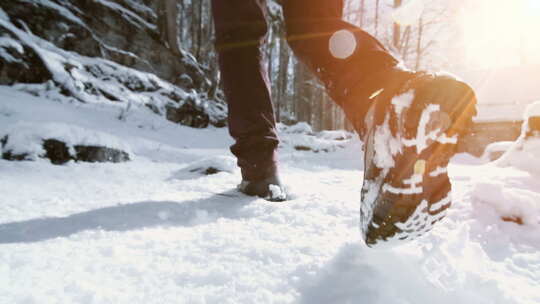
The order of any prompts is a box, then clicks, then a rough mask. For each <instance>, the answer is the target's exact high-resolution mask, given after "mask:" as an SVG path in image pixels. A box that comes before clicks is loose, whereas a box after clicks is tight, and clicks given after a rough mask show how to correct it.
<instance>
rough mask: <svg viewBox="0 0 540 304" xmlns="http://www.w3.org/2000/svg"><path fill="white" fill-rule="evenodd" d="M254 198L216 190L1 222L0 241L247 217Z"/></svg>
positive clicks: (203, 222) (187, 224) (35, 240)
mask: <svg viewBox="0 0 540 304" xmlns="http://www.w3.org/2000/svg"><path fill="white" fill-rule="evenodd" d="M254 199H255V198H251V197H245V196H241V195H235V192H234V191H228V192H224V193H217V194H215V195H213V196H211V197H209V198H206V199H199V200H194V201H185V202H155V201H154V202H152V201H146V202H137V203H131V204H121V205H117V206H113V207H105V208H100V209H96V210H91V211H87V212H82V213H77V214H73V215H70V216H67V217H55V218H40V219H33V220H28V221H22V222H12V223H5V224H0V244H7V243H31V242H39V241H44V240H48V239H53V238H57V237H67V236H69V235H72V234H75V233H78V232H81V231H85V230H106V231H129V230H136V229H142V228H149V227H156V226H185V227H190V226H197V225H201V224H207V223H210V222H213V221H216V220H218V219H219V218H229V219H237V218H248V217H253V216H255V215H254V214H252V213H249V212H242V209H243V207H245V206H246V205H248V204H249V203H250V202H252V201H253V200H254Z"/></svg>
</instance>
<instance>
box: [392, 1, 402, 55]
mask: <svg viewBox="0 0 540 304" xmlns="http://www.w3.org/2000/svg"><path fill="white" fill-rule="evenodd" d="M400 6H401V0H394V9H396V8H398V7H400ZM393 38H394V41H393V44H394V47H395V48H396V50H397V51H398V52H399V51H400V50H401V45H400V39H401V26H400V25H399V23H397V22H394V35H393Z"/></svg>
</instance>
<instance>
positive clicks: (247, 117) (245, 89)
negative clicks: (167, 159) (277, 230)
mask: <svg viewBox="0 0 540 304" xmlns="http://www.w3.org/2000/svg"><path fill="white" fill-rule="evenodd" d="M263 7H264V3H263V1H262V0H212V11H213V15H214V20H215V28H216V47H217V49H218V53H219V65H220V69H221V75H222V79H223V83H224V89H225V96H226V99H227V103H228V106H229V132H230V134H231V136H232V137H233V138H234V139H235V141H236V143H235V144H234V145H233V146H232V147H231V151H232V153H233V154H234V155H235V156H236V157H237V158H238V165H239V167H240V168H241V169H242V177H243V178H244V179H245V180H260V179H264V178H266V177H268V176H271V175H273V174H275V171H276V160H275V158H276V157H275V153H276V152H275V150H276V148H277V144H278V137H277V135H276V130H275V118H274V111H273V108H272V102H271V99H270V91H269V85H268V76H267V71H266V69H265V66H266V65H265V64H264V62H263V60H262V54H261V52H260V50H259V47H260V45H261V43H262V40H263V38H264V37H265V35H266V31H267V25H266V22H265V18H264V10H263Z"/></svg>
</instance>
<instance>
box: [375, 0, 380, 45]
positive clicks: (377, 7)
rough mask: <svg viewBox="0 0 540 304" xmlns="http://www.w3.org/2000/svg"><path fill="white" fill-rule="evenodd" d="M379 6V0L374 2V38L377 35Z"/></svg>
mask: <svg viewBox="0 0 540 304" xmlns="http://www.w3.org/2000/svg"><path fill="white" fill-rule="evenodd" d="M379 4H380V0H377V1H376V2H375V37H377V36H378V35H379Z"/></svg>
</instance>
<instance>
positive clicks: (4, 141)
mask: <svg viewBox="0 0 540 304" xmlns="http://www.w3.org/2000/svg"><path fill="white" fill-rule="evenodd" d="M2 133H3V134H2ZM0 139H1V140H0V142H1V147H2V150H1V152H2V153H1V156H2V158H4V159H7V160H36V159H38V158H48V159H50V160H51V162H53V163H55V164H63V163H65V162H67V161H69V160H78V161H88V162H122V161H127V160H129V159H130V154H131V151H130V148H129V146H128V145H126V144H125V143H123V142H122V141H121V140H119V139H118V138H116V137H115V136H113V135H110V134H107V133H102V132H97V131H92V130H88V129H84V128H81V127H77V126H74V125H68V124H64V123H46V124H36V123H16V124H15V125H12V126H11V127H10V128H8V129H7V130H6V131H5V132H4V131H2V132H1V133H0Z"/></svg>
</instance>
